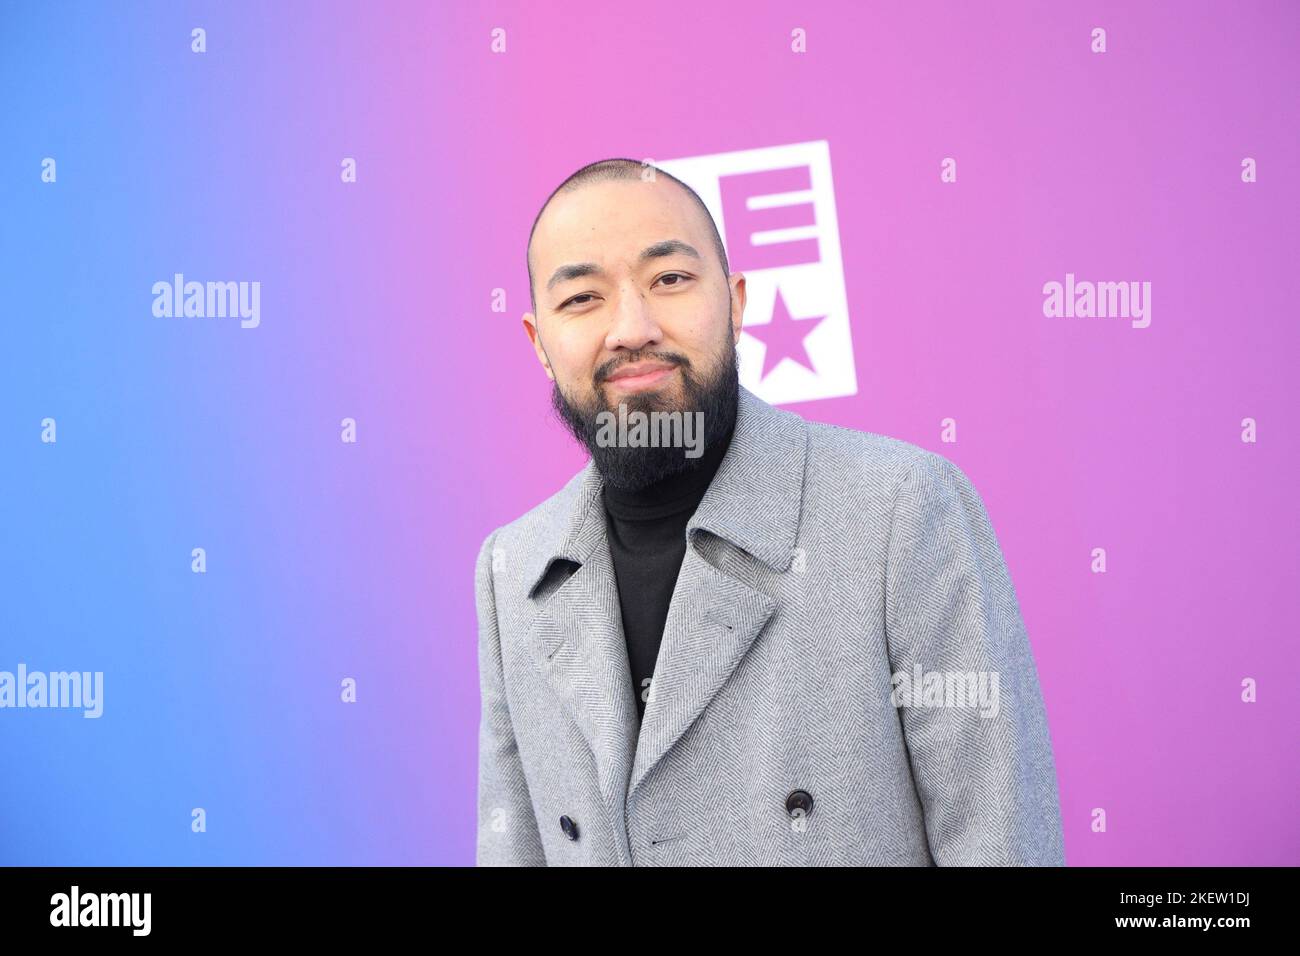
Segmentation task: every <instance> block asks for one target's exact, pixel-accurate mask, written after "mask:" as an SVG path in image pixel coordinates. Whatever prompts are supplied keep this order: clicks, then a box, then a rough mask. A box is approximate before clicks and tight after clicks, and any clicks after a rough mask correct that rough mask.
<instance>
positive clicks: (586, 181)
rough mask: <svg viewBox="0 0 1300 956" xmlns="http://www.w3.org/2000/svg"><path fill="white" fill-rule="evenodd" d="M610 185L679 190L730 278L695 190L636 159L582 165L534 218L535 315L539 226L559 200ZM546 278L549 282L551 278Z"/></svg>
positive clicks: (708, 215)
mask: <svg viewBox="0 0 1300 956" xmlns="http://www.w3.org/2000/svg"><path fill="white" fill-rule="evenodd" d="M647 171H648V172H647ZM651 175H653V179H651V178H650V176H651ZM610 182H627V183H643V184H646V185H647V186H651V187H653V186H655V185H656V184H658V183H660V182H664V183H667V184H669V186H668V187H667V188H671V189H674V190H679V191H680V193H681V194H683V195H684V196H685V198H686V199H687V200H688V204H689V205H690V207H691V208H692V210H693V212H694V214H695V220H696V223H697V225H698V226H699V227H700V231H701V232H702V233H703V234H704V235H706V236H707V237H708V241H707V245H709V246H711V247H712V249H713V253H714V255H716V256H717V259H718V264H719V266H720V267H721V268H722V277H723V279H724V280H725V279H726V278H727V276H729V275H730V269H729V267H728V265H727V251H726V249H725V248H724V247H723V245H722V236H721V235H720V234H719V233H718V227H717V224H716V223H715V222H714V221H713V216H712V214H711V213H710V212H709V209H708V207H707V206H705V205H704V201H703V200H702V199H700V197H699V195H698V194H697V193H696V192H695V190H693V189H691V187H690V186H688V185H686V184H685V183H684V182H682V181H681V180H680V179H678V178H677V177H676V176H673V175H672V174H671V173H667V172H664V171H663V170H662V169H659V168H658V167H657V166H652V165H650V164H649V163H640V162H637V161H636V160H634V159H621V158H620V159H602V160H600V161H598V162H594V163H589V164H588V165H586V166H583V167H582V168H581V169H579V170H578V171H577V172H575V173H573V174H572V175H570V176H569V177H568V178H567V179H566V180H564V182H562V183H560V185H559V186H557V187H555V189H554V190H553V191H552V192H551V194H550V196H548V197H547V199H546V202H544V203H543V204H542V208H541V209H540V210H538V212H537V216H536V217H535V218H534V219H533V227H532V229H530V230H529V232H528V248H527V252H526V256H527V260H528V295H529V298H530V300H531V302H532V309H533V312H534V313H536V312H537V276H535V275H534V271H533V239H534V237H535V236H536V234H537V227H538V224H539V223H540V222H541V221H542V217H543V216H544V215H545V214H546V212H547V210H548V209H550V208H551V206H552V204H553V203H554V202H555V200H556V197H563V196H565V195H567V194H572V193H576V192H578V191H579V190H581V189H583V188H585V187H587V186H592V185H596V184H599V183H610ZM569 225H574V223H569ZM699 251H700V252H701V254H707V253H705V251H704V250H703V249H701V250H699ZM543 278H544V279H546V280H549V279H550V278H552V277H543Z"/></svg>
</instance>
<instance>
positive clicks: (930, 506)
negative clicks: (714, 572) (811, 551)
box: [885, 450, 1065, 866]
mask: <svg viewBox="0 0 1300 956" xmlns="http://www.w3.org/2000/svg"><path fill="white" fill-rule="evenodd" d="M887 560H888V565H887V570H886V596H885V604H886V635H887V642H888V646H889V658H890V666H891V669H892V673H893V687H894V690H895V698H894V703H895V705H896V706H898V707H899V709H898V716H899V720H900V723H901V726H902V728H903V736H904V739H905V742H906V747H907V752H908V759H909V760H910V763H911V768H912V776H913V779H914V781H915V784H916V789H917V794H918V796H919V798H920V801H921V805H922V808H923V810H924V813H925V829H926V835H927V838H928V841H929V844H930V853H931V856H932V857H933V858H934V861H935V863H936V864H937V865H939V866H1063V865H1064V864H1065V853H1064V840H1063V834H1062V827H1061V811H1060V802H1059V795H1058V792H1057V781H1056V769H1055V762H1054V759H1053V754H1052V743H1051V737H1050V735H1049V733H1048V727H1047V714H1046V710H1045V707H1044V703H1043V697H1042V691H1041V689H1040V687H1039V684H1038V674H1037V670H1036V668H1035V666H1034V659H1033V655H1032V653H1031V651H1030V646H1029V637H1028V635H1027V634H1026V632H1025V626H1024V623H1023V621H1022V619H1021V615H1020V608H1019V605H1018V603H1017V599H1016V593H1015V589H1014V587H1013V586H1012V583H1011V577H1010V574H1009V572H1008V570H1007V567H1006V563H1005V561H1004V559H1003V555H1002V551H1001V548H1000V546H999V544H998V541H997V538H996V536H995V535H994V532H993V527H992V525H991V523H990V521H989V517H988V514H987V512H986V510H985V507H984V503H983V501H982V499H981V498H980V495H979V493H978V492H977V491H976V490H975V488H974V486H973V485H972V484H971V482H970V479H969V478H967V477H966V475H965V473H964V472H963V471H962V470H961V469H960V468H958V467H957V465H955V464H953V463H952V462H951V461H949V460H948V459H947V458H944V457H943V456H942V455H938V454H935V453H934V452H930V451H924V450H923V451H922V454H921V455H920V456H919V457H918V458H917V459H916V460H915V461H914V462H913V464H912V465H911V467H910V469H909V472H908V474H907V475H906V477H905V478H904V479H903V481H902V483H901V485H900V487H899V489H898V496H897V498H896V500H895V503H894V512H893V518H892V523H891V527H890V535H889V545H888V559H887ZM931 674H936V675H938V677H937V678H936V677H932V676H930V675H931ZM904 675H905V676H904ZM918 676H919V677H920V678H921V679H920V680H918V679H917V678H918ZM938 681H943V686H944V689H943V691H942V694H941V693H940V691H939V690H938V687H939V684H938ZM949 687H951V688H952V690H951V691H949V690H948V688H949ZM963 687H964V688H966V689H967V694H966V696H964V697H963V696H962V693H961V690H962V688H963ZM909 691H910V693H909ZM940 700H942V704H940V703H938V702H939V701H940ZM962 700H964V701H965V703H966V705H965V706H954V702H957V701H962ZM972 703H974V704H975V705H974V706H971V705H972Z"/></svg>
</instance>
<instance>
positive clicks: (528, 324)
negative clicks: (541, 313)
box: [524, 312, 555, 381]
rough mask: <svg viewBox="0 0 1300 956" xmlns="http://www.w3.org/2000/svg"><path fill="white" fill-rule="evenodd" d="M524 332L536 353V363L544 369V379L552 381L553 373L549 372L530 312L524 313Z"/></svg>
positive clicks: (548, 361) (553, 378)
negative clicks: (540, 364) (539, 363)
mask: <svg viewBox="0 0 1300 956" xmlns="http://www.w3.org/2000/svg"><path fill="white" fill-rule="evenodd" d="M524 331H525V332H526V333H528V341H529V342H531V343H533V351H534V352H536V353H537V361H539V362H541V363H542V368H544V369H546V377H547V378H549V379H550V380H551V381H554V380H555V373H554V372H552V371H551V362H550V360H549V359H548V358H547V357H546V350H545V349H543V348H542V337H541V336H540V335H538V334H537V316H535V315H533V313H531V312H525V313H524Z"/></svg>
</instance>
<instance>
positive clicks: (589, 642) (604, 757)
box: [529, 464, 637, 814]
mask: <svg viewBox="0 0 1300 956" xmlns="http://www.w3.org/2000/svg"><path fill="white" fill-rule="evenodd" d="M600 490H601V482H600V476H599V473H598V472H596V470H595V469H594V467H592V466H591V465H590V464H588V466H587V468H586V470H585V471H583V472H582V473H581V474H580V476H579V481H578V483H577V496H576V499H575V501H574V505H573V508H572V510H571V512H570V516H569V523H568V525H567V527H566V528H565V529H562V530H563V531H564V532H565V534H564V539H563V541H561V543H560V544H559V545H557V546H555V547H554V548H551V549H546V550H545V551H544V552H541V553H539V557H541V558H542V560H541V561H539V562H538V563H537V564H536V565H535V568H534V573H533V574H532V577H533V587H532V590H531V591H530V596H532V595H533V594H534V593H535V592H536V591H537V585H538V584H540V583H541V582H542V581H543V580H544V579H545V578H546V574H547V571H548V570H549V569H550V568H551V566H552V564H554V563H555V562H556V561H557V560H563V561H567V562H570V563H571V564H577V565H579V567H578V568H577V570H576V571H574V572H573V573H572V574H571V575H570V576H569V578H568V580H566V581H565V582H564V583H563V584H561V585H560V586H559V588H558V589H557V590H555V591H554V593H552V594H550V595H549V597H542V598H540V599H539V602H540V604H541V607H540V609H539V611H538V613H537V616H536V617H535V618H534V620H533V624H532V627H531V629H530V633H529V644H530V647H531V650H532V653H533V656H534V658H535V659H536V661H537V666H538V668H539V669H540V671H541V673H542V674H543V675H544V676H545V677H546V680H547V682H548V683H549V684H550V686H551V688H552V689H553V690H554V691H555V693H556V695H557V696H558V697H559V698H560V700H561V701H562V702H563V706H564V708H565V710H566V711H567V713H568V714H569V716H570V717H571V718H572V719H573V721H574V722H575V723H576V724H577V725H578V727H579V728H580V729H581V730H582V734H583V736H584V737H585V738H586V740H587V744H588V746H589V747H590V748H591V751H592V754H593V756H594V757H595V763H596V772H597V777H598V779H599V783H600V789H601V793H602V794H603V795H604V797H605V799H606V802H607V804H608V806H609V807H610V808H611V810H613V809H615V808H621V806H622V802H623V799H624V797H625V796H626V787H627V778H628V773H629V772H630V769H631V763H632V749H633V747H634V746H635V744H636V733H637V727H636V723H637V715H636V702H635V700H634V698H633V696H632V677H631V673H630V671H629V667H628V657H627V645H626V643H625V638H624V636H623V621H622V616H621V614H620V610H619V603H618V588H617V582H616V580H615V577H614V565H613V561H612V559H611V557H610V553H609V543H608V540H607V538H606V534H605V523H604V512H603V506H602V504H601V501H600ZM619 813H620V814H621V809H620V810H619Z"/></svg>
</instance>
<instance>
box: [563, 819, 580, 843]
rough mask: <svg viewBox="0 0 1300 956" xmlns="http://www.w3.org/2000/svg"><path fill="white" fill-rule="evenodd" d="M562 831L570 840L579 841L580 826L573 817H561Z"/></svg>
mask: <svg viewBox="0 0 1300 956" xmlns="http://www.w3.org/2000/svg"><path fill="white" fill-rule="evenodd" d="M560 829H561V830H563V831H564V835H565V836H566V837H568V838H569V839H570V840H576V839H578V825H577V824H576V823H574V822H573V819H572V818H571V817H567V816H565V817H560Z"/></svg>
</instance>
